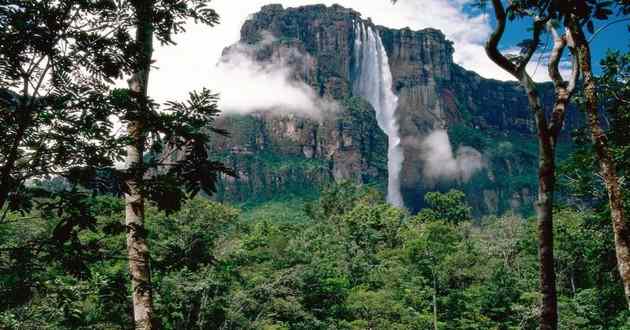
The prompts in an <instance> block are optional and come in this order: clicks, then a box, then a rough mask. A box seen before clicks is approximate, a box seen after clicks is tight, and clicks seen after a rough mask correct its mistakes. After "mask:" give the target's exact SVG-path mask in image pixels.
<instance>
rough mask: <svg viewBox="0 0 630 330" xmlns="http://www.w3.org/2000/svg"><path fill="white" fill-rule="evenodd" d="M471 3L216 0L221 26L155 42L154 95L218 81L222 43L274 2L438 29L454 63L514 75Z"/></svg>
mask: <svg viewBox="0 0 630 330" xmlns="http://www.w3.org/2000/svg"><path fill="white" fill-rule="evenodd" d="M473 2H474V0H399V1H398V3H397V4H395V5H394V4H392V2H391V1H390V0H240V1H233V0H213V1H212V2H211V6H212V8H214V9H215V10H216V11H217V12H218V13H219V15H220V16H221V23H220V24H219V25H217V26H215V27H208V26H203V25H195V24H192V23H190V24H188V25H187V26H186V32H185V33H183V34H181V35H178V36H176V37H175V41H176V42H177V46H158V47H156V52H155V59H156V66H158V67H159V70H155V71H152V73H151V84H150V94H151V95H152V97H154V98H155V99H156V100H158V101H164V100H169V99H178V98H179V99H181V98H184V97H186V95H187V93H188V92H189V91H190V90H193V89H200V88H201V87H204V86H208V85H213V84H212V83H214V85H218V84H220V81H217V77H216V76H215V75H214V73H213V71H214V68H215V65H216V63H217V62H218V61H219V58H220V57H221V53H222V50H223V48H224V47H226V46H228V45H231V44H234V43H236V42H238V40H239V37H240V29H241V26H242V24H243V23H244V22H245V20H246V19H248V18H249V17H250V15H251V14H253V13H256V12H258V11H259V10H260V8H261V7H262V6H263V5H267V4H270V3H280V4H282V5H283V6H284V7H285V8H287V7H297V6H303V5H313V4H325V5H329V6H330V5H333V4H336V3H337V4H339V5H341V6H344V7H348V8H352V9H354V10H356V11H358V12H360V13H361V14H362V15H363V18H368V17H369V18H371V19H372V21H373V22H374V23H375V24H379V25H384V26H387V27H391V28H404V27H410V28H411V29H414V30H419V29H423V28H429V27H430V28H436V29H439V30H441V31H442V32H444V34H445V35H446V37H447V38H448V39H449V40H451V41H453V43H454V47H455V53H454V55H453V57H454V62H455V63H457V64H459V65H461V66H463V67H464V68H466V69H468V70H473V71H475V72H477V73H478V74H480V75H481V76H483V77H486V78H494V79H499V80H513V77H512V76H510V75H509V74H508V73H506V72H505V71H503V70H502V69H501V68H499V67H498V66H497V65H496V64H494V63H493V62H492V61H490V60H489V59H488V57H487V56H486V53H485V50H484V48H483V44H484V42H485V41H486V39H487V38H488V36H489V35H490V33H491V31H492V25H491V23H492V20H491V17H490V15H488V13H489V12H490V11H489V10H490V9H489V8H488V9H487V10H486V11H479V10H471V9H470V8H469V7H470V4H471V3H473ZM505 46H507V47H509V46H510V45H505ZM538 71H540V72H542V74H539V73H538ZM545 73H546V70H541V68H539V69H538V70H537V74H536V75H535V76H536V77H537V80H538V81H547V80H549V79H548V77H546V75H545ZM174 82H176V83H174Z"/></svg>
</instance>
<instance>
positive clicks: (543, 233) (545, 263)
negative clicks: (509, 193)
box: [520, 74, 558, 330]
mask: <svg viewBox="0 0 630 330" xmlns="http://www.w3.org/2000/svg"><path fill="white" fill-rule="evenodd" d="M520 78H521V79H520V82H521V85H522V86H523V87H524V88H525V91H526V92H527V97H528V100H529V105H530V108H531V109H532V113H533V114H534V120H535V122H536V127H537V134H538V200H537V201H536V215H537V220H538V257H539V260H540V268H539V279H540V292H541V294H542V302H541V306H540V323H539V329H541V330H555V329H557V328H558V301H557V296H556V271H555V267H554V257H553V202H554V190H555V175H556V173H555V172H556V164H555V141H556V136H555V135H554V133H552V131H553V130H550V129H549V127H548V125H547V119H546V117H545V111H544V109H543V107H542V102H541V100H540V96H539V95H538V92H537V91H536V86H535V84H534V82H533V80H532V79H531V78H530V77H529V76H528V75H526V74H523V76H521V77H520ZM556 105H558V101H557V100H556Z"/></svg>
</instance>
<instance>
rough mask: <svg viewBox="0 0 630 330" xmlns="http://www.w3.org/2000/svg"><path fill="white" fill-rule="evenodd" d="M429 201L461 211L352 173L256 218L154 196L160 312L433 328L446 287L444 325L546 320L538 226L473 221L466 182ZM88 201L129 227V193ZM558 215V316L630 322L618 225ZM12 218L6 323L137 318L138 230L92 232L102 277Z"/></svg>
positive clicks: (169, 319)
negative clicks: (165, 205)
mask: <svg viewBox="0 0 630 330" xmlns="http://www.w3.org/2000/svg"><path fill="white" fill-rule="evenodd" d="M430 196H431V197H429V196H427V198H429V199H432V200H434V201H436V203H435V204H434V205H435V206H436V207H437V208H436V209H434V210H433V212H437V211H436V210H439V205H444V203H446V204H448V205H449V206H450V208H449V209H445V212H442V213H441V214H440V216H436V217H433V218H431V217H426V218H424V219H422V220H420V219H419V217H417V216H412V215H409V214H407V213H405V212H403V211H401V210H399V209H396V208H393V207H391V206H389V205H388V204H386V203H385V201H384V198H383V196H382V194H380V193H378V192H377V191H376V190H374V189H371V188H366V187H357V186H355V185H352V184H349V183H344V184H340V185H334V186H331V187H329V188H328V189H326V190H325V191H323V192H322V193H321V197H320V198H319V199H318V200H316V201H314V202H307V203H306V204H301V205H300V204H298V202H297V201H295V200H294V201H293V202H292V203H277V204H272V205H269V206H267V205H265V204H261V205H259V206H257V207H253V208H252V209H249V210H247V211H246V213H248V215H247V216H246V217H244V215H243V214H241V213H240V212H239V211H238V210H237V209H235V208H232V207H230V206H228V205H224V204H219V203H216V202H212V201H208V200H206V199H202V198H196V199H193V200H191V201H188V202H186V203H185V204H184V205H183V207H182V209H181V210H180V211H178V212H175V213H172V214H170V215H166V214H164V213H161V212H159V211H158V209H157V208H156V207H151V208H149V209H148V211H147V214H146V221H147V229H148V231H149V240H150V241H149V244H150V246H151V248H152V251H153V254H152V256H153V260H152V268H153V272H152V277H153V283H154V286H155V305H156V306H155V307H156V311H157V313H158V315H159V318H160V321H161V323H162V325H163V327H164V328H165V329H191V328H201V329H215V328H224V329H331V328H333V329H368V328H380V329H426V328H431V327H432V326H433V321H434V319H433V318H434V316H433V297H434V296H435V298H436V309H437V322H438V326H439V327H442V328H447V329H533V328H535V327H536V319H537V316H536V315H537V314H536V313H537V309H538V293H537V290H538V280H537V267H538V265H537V241H536V235H535V229H536V228H535V223H534V222H533V221H531V220H526V219H522V218H519V217H517V216H504V217H498V218H497V217H495V218H485V219H482V220H480V221H479V223H478V224H473V223H471V220H470V219H469V218H466V217H462V216H461V212H460V211H462V212H464V213H465V211H466V210H467V208H468V207H467V205H465V203H463V202H462V194H461V193H458V192H455V191H453V192H449V193H446V194H439V193H433V194H431V195H430ZM458 201H459V202H458ZM90 205H91V207H92V208H93V210H94V211H96V213H97V214H99V216H98V217H97V218H96V219H95V225H96V226H97V228H101V227H110V228H112V229H113V228H115V226H114V225H115V224H118V225H120V221H121V219H122V211H123V210H122V203H121V201H120V200H119V199H117V198H115V197H107V196H100V197H97V198H96V199H93V200H91V201H90ZM301 207H305V211H304V212H296V211H295V210H294V209H296V208H298V209H299V208H301ZM258 209H260V210H258ZM451 209H453V210H459V211H456V212H450V211H451ZM432 214H437V213H432ZM51 216H52V217H53V218H55V217H56V216H55V214H52V215H51ZM293 217H295V218H293ZM555 217H556V219H557V220H556V228H555V239H556V263H557V265H558V269H559V272H558V289H559V298H560V327H561V328H566V329H573V328H588V329H622V328H623V324H624V322H626V319H627V315H626V314H624V313H625V312H624V310H625V302H624V297H623V290H622V289H621V287H620V285H619V283H618V280H617V278H616V276H618V275H617V274H618V273H617V272H616V269H615V258H614V250H613V248H612V247H613V245H612V235H611V233H610V230H609V229H608V226H609V225H608V224H607V223H606V220H605V219H602V218H601V217H600V216H599V215H598V214H596V213H589V212H584V211H576V210H573V209H561V210H558V211H557V212H556V214H555ZM291 218H293V221H291ZM9 219H11V221H9V222H7V223H3V224H0V230H1V233H2V235H1V236H0V237H2V240H1V241H0V245H1V246H0V251H2V252H1V253H0V258H2V259H1V260H2V262H1V263H0V264H1V265H2V270H3V271H2V273H1V274H2V275H1V276H2V278H1V281H0V283H2V287H0V293H1V294H2V297H1V299H0V301H2V302H3V303H2V305H1V306H0V327H3V328H46V327H52V328H61V329H65V328H79V329H81V328H84V329H87V328H90V329H110V328H126V327H128V326H129V324H131V322H132V319H131V314H130V312H131V301H130V291H129V290H130V289H129V284H128V283H127V280H126V279H127V276H128V273H127V267H126V260H125V258H124V257H123V256H124V255H125V252H124V250H125V237H124V233H122V232H120V231H116V230H113V231H111V232H110V234H107V235H105V234H102V230H96V231H95V232H90V231H82V232H80V233H78V237H79V239H80V240H81V241H85V242H97V243H96V244H97V246H98V251H99V258H92V259H90V258H86V259H85V260H83V261H84V264H85V265H86V267H87V269H88V270H89V273H90V274H91V276H89V277H75V276H68V275H64V273H65V272H64V269H63V268H64V264H63V260H56V259H50V258H48V254H47V252H46V251H45V250H33V251H30V253H27V254H24V252H28V251H24V250H21V251H22V252H20V251H18V250H12V248H13V247H15V246H20V244H17V243H20V242H22V241H23V240H26V241H28V240H32V239H37V238H38V237H48V236H50V235H51V232H52V231H54V229H55V227H54V226H53V225H52V224H54V223H55V222H54V221H53V220H54V219H51V220H50V221H51V223H47V222H45V221H42V220H41V217H24V216H21V215H20V214H19V213H11V214H10V216H9ZM279 219H282V221H280V220H279ZM110 230H111V229H110ZM81 257H82V258H83V257H88V255H84V256H81ZM25 274H28V276H24V275H25ZM25 289H26V290H27V291H24V290H25ZM24 292H30V294H28V295H24V294H23V293H24Z"/></svg>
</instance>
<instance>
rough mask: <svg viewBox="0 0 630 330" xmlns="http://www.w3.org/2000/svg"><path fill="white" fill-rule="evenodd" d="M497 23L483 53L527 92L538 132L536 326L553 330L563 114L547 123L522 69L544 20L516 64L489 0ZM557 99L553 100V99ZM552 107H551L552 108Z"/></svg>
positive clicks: (503, 18)
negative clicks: (558, 147) (556, 191)
mask: <svg viewBox="0 0 630 330" xmlns="http://www.w3.org/2000/svg"><path fill="white" fill-rule="evenodd" d="M492 5H493V7H494V14H495V18H496V19H497V26H496V28H495V30H494V31H493V33H492V34H491V35H490V38H489V39H488V41H487V42H486V46H485V49H486V54H487V55H488V57H489V58H490V59H491V60H492V61H493V62H494V63H496V64H497V65H498V66H500V67H501V68H502V69H504V70H505V71H507V72H509V73H510V74H511V75H512V76H514V78H516V79H517V80H518V81H519V83H520V85H521V86H522V87H523V88H524V89H525V92H526V93H527V100H528V104H529V107H530V109H531V111H532V113H533V115H534V120H535V123H536V128H537V131H538V150H539V152H538V153H539V154H538V159H539V167H538V200H537V202H536V210H537V216H538V237H539V245H538V250H539V258H540V290H541V293H542V295H543V297H542V302H541V315H540V323H539V327H540V329H542V330H555V329H557V327H558V304H557V298H556V273H555V269H554V260H553V194H554V186H555V142H556V136H557V135H556V133H557V132H559V128H558V127H561V126H562V120H563V119H564V113H559V114H556V113H555V111H554V116H553V122H552V125H547V118H546V116H545V110H544V108H543V106H542V102H541V99H540V96H539V95H538V92H537V91H536V84H535V83H534V81H533V80H532V78H531V77H530V76H529V74H528V73H527V71H526V67H527V64H528V63H529V61H530V60H531V58H532V56H533V54H534V53H535V51H536V49H537V47H538V44H539V42H540V34H541V32H542V30H543V29H544V27H545V25H546V22H545V21H540V20H536V21H535V22H534V28H533V31H532V32H533V38H532V40H533V42H531V43H530V45H529V46H528V47H527V49H526V51H525V53H524V56H523V57H522V59H521V61H519V62H518V63H513V62H512V61H510V60H509V59H508V58H507V57H506V56H505V55H504V54H502V53H501V52H500V51H499V43H500V41H501V39H502V37H503V33H504V32H505V26H506V23H507V15H506V12H505V8H504V7H503V3H502V2H501V0H492ZM556 102H557V100H556ZM554 110H555V109H554Z"/></svg>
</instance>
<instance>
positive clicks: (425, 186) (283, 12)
mask: <svg viewBox="0 0 630 330" xmlns="http://www.w3.org/2000/svg"><path fill="white" fill-rule="evenodd" d="M358 21H362V18H361V16H360V14H359V13H357V12H354V11H352V10H349V9H346V8H343V7H340V6H331V7H326V6H321V5H317V6H305V7H300V8H289V9H284V8H282V7H281V6H275V5H274V6H266V7H263V8H262V9H261V11H260V12H258V13H256V14H255V15H253V16H252V18H251V19H249V20H248V21H246V22H245V24H244V25H243V28H242V30H241V42H243V43H247V44H256V45H257V49H258V50H257V54H256V56H255V58H256V59H257V60H259V61H263V62H264V61H266V60H269V59H270V58H271V57H272V56H275V55H274V54H281V53H282V49H284V48H283V47H286V46H287V43H289V44H290V45H291V47H294V48H295V49H296V50H297V51H298V52H300V53H302V54H303V56H308V57H309V59H310V60H309V61H298V62H299V65H297V67H296V68H294V69H295V70H294V71H295V74H296V79H299V80H302V81H304V82H306V83H308V84H309V85H310V86H312V87H313V88H314V89H315V91H316V92H317V93H319V94H320V95H322V96H324V97H329V98H332V99H335V100H337V101H338V103H339V105H340V106H341V110H340V113H339V114H337V115H333V116H332V118H325V119H324V122H323V123H322V122H318V121H317V120H309V119H304V118H299V117H295V116H292V117H287V116H280V115H279V116H273V115H271V114H269V113H266V114H258V115H250V116H240V117H237V118H226V119H225V121H224V123H223V125H222V127H224V128H226V129H228V130H229V131H231V132H232V133H233V137H232V138H230V139H227V140H221V141H219V142H217V143H215V146H214V148H213V150H217V151H219V152H222V153H224V152H225V151H227V150H233V151H234V152H232V153H231V154H229V155H228V156H229V157H230V159H232V160H233V161H232V165H233V166H235V167H236V168H239V169H240V171H241V173H242V177H241V179H236V180H234V181H233V180H231V179H229V182H225V184H223V185H222V188H221V189H220V195H221V196H222V200H226V201H234V202H239V201H244V200H246V199H247V196H249V195H252V194H253V195H256V196H260V197H261V198H268V199H271V198H272V195H271V192H272V191H273V192H279V191H281V190H287V191H292V192H294V193H298V192H297V191H296V190H295V189H296V188H299V187H300V186H302V187H303V186H305V185H306V186H308V187H318V189H321V188H322V187H324V186H325V185H326V184H328V183H330V182H334V181H337V182H339V181H343V180H350V181H354V182H363V183H375V184H376V185H378V186H381V187H383V186H384V185H385V183H386V177H387V176H386V175H385V173H384V170H385V169H386V160H385V159H382V157H384V156H385V155H386V153H385V152H384V150H386V146H385V145H386V143H387V140H386V137H385V136H384V135H383V134H381V133H380V129H379V128H378V126H377V124H376V120H375V118H374V112H373V111H371V107H370V106H369V105H368V104H367V103H365V102H363V103H361V101H360V100H359V99H358V98H357V97H356V96H354V95H353V93H352V91H353V88H352V86H353V84H354V79H355V76H354V75H355V73H354V72H353V69H352V68H353V67H354V66H353V64H354V62H355V61H356V60H357V59H355V58H354V57H355V56H354V49H353V47H354V42H353V41H354V38H356V36H355V35H354V34H355V32H354V22H358ZM365 24H371V23H370V22H369V21H367V22H366V23H365ZM375 28H376V29H377V30H378V31H379V33H380V35H381V37H382V39H383V44H384V46H385V48H386V50H387V52H388V57H389V59H390V67H391V70H392V74H393V79H394V82H393V83H394V86H393V88H394V89H395V90H396V92H397V94H398V96H399V103H400V106H399V109H398V111H397V113H398V116H399V118H398V119H399V124H400V130H401V134H402V140H403V149H404V156H405V161H404V163H403V170H402V173H401V180H402V189H403V192H404V197H405V200H406V206H407V207H408V208H409V209H411V210H412V211H413V212H417V211H418V210H419V209H421V208H422V207H423V206H424V202H423V196H424V194H425V193H426V192H429V191H434V190H448V189H450V188H453V187H455V188H458V189H460V190H463V191H466V192H467V196H468V198H469V202H470V204H471V205H472V206H473V208H474V213H475V214H477V215H480V214H488V213H494V214H501V213H503V212H505V211H514V212H524V213H525V214H529V213H531V212H532V211H533V209H532V207H531V205H532V200H533V198H534V196H535V193H534V192H535V191H536V185H535V182H536V180H535V174H533V173H534V172H535V168H536V167H537V163H536V160H535V159H531V158H530V157H529V156H530V153H529V152H527V150H526V149H527V148H534V149H535V143H536V142H535V139H534V138H533V137H532V133H533V132H534V124H533V121H532V119H531V116H530V114H529V112H528V111H527V98H526V96H525V94H524V93H523V92H522V90H521V89H519V87H518V85H517V84H515V83H511V82H499V81H494V80H487V79H483V78H481V77H480V76H479V75H477V74H475V73H473V72H469V71H466V70H464V69H463V68H461V67H459V66H458V65H456V64H454V63H453V62H452V54H453V46H452V44H451V43H450V42H449V41H448V40H446V39H445V37H444V35H443V34H442V33H441V32H440V31H438V30H435V29H425V30H421V31H411V30H409V29H403V30H392V29H388V28H385V27H381V26H379V27H375ZM263 35H266V36H269V35H271V36H273V37H274V38H275V39H273V40H272V41H270V42H268V43H265V44H264V45H262V44H257V43H259V41H260V40H261V38H262V36H263ZM268 39H269V38H268ZM289 40H290V42H289ZM302 62H308V64H306V65H305V64H304V63H302ZM542 99H543V100H544V101H545V102H550V101H551V100H552V99H553V95H552V93H549V92H546V93H543V94H542ZM506 113H510V115H509V116H508V115H506ZM335 117H336V118H335ZM578 118H579V116H577V114H575V113H570V114H568V116H567V125H566V127H565V129H564V130H563V131H562V139H561V142H560V143H559V148H560V149H567V148H568V144H569V143H570V139H569V135H570V134H569V132H570V131H571V130H572V129H574V128H576V127H579V126H580V124H581V121H580V120H579V119H578ZM245 123H249V124H245ZM252 125H253V126H252ZM442 128H448V129H449V131H450V133H451V134H450V135H451V138H452V139H453V138H455V139H456V140H455V141H453V140H452V142H453V143H452V144H453V147H454V149H457V147H458V146H460V145H466V146H470V144H469V142H468V139H470V140H471V141H472V140H474V139H481V140H483V141H485V144H484V146H483V148H482V150H481V149H480V150H479V151H482V152H483V154H484V156H485V157H486V158H488V160H487V162H486V163H487V166H486V168H485V170H483V171H482V172H481V173H480V174H479V175H477V176H475V177H474V178H473V179H472V181H470V182H457V181H455V180H442V181H440V182H433V181H434V180H425V178H424V175H423V172H422V171H423V167H424V159H423V154H424V151H423V150H422V149H421V147H420V146H421V141H422V139H423V138H424V137H426V136H427V135H428V134H429V133H430V132H431V131H432V130H434V129H442ZM464 128H465V129H464ZM366 132H372V133H371V136H369V137H368V136H365V135H366ZM453 134H459V135H460V136H459V137H456V136H455V137H454V136H453ZM462 134H466V135H467V137H464V136H463V135H462ZM509 140H512V141H518V142H519V143H512V146H513V147H514V148H516V149H517V150H514V152H513V153H511V154H510V159H505V160H500V159H498V158H500V157H499V156H498V155H497V154H495V153H493V152H495V151H499V149H500V148H501V147H503V149H506V148H507V149H509V148H510V147H509V144H510V141H509ZM493 144H494V145H493ZM473 147H476V146H473ZM507 149H506V150H504V151H506V152H508V151H509V150H507ZM263 150H264V151H263ZM258 153H261V155H259V156H260V157H259V156H256V155H257V154H258ZM244 154H245V155H246V156H243V155H244ZM263 154H264V155H263ZM271 154H273V155H271ZM521 156H522V157H523V158H519V157H521ZM257 158H275V159H287V160H295V161H297V160H298V159H302V160H303V161H305V162H310V160H318V161H319V162H320V163H322V164H323V163H325V164H327V166H322V167H319V168H318V170H317V171H307V175H304V176H297V177H296V175H295V173H287V172H284V171H282V172H274V170H273V169H274V167H273V164H270V163H265V162H262V161H255V163H256V164H255V165H253V162H254V161H253V160H252V159H257ZM245 159H247V160H245ZM506 168H507V169H506ZM504 174H507V177H506V176H505V175H504ZM274 176H277V177H279V176H284V177H286V178H287V179H286V180H278V179H276V178H274ZM316 190H317V189H316Z"/></svg>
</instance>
